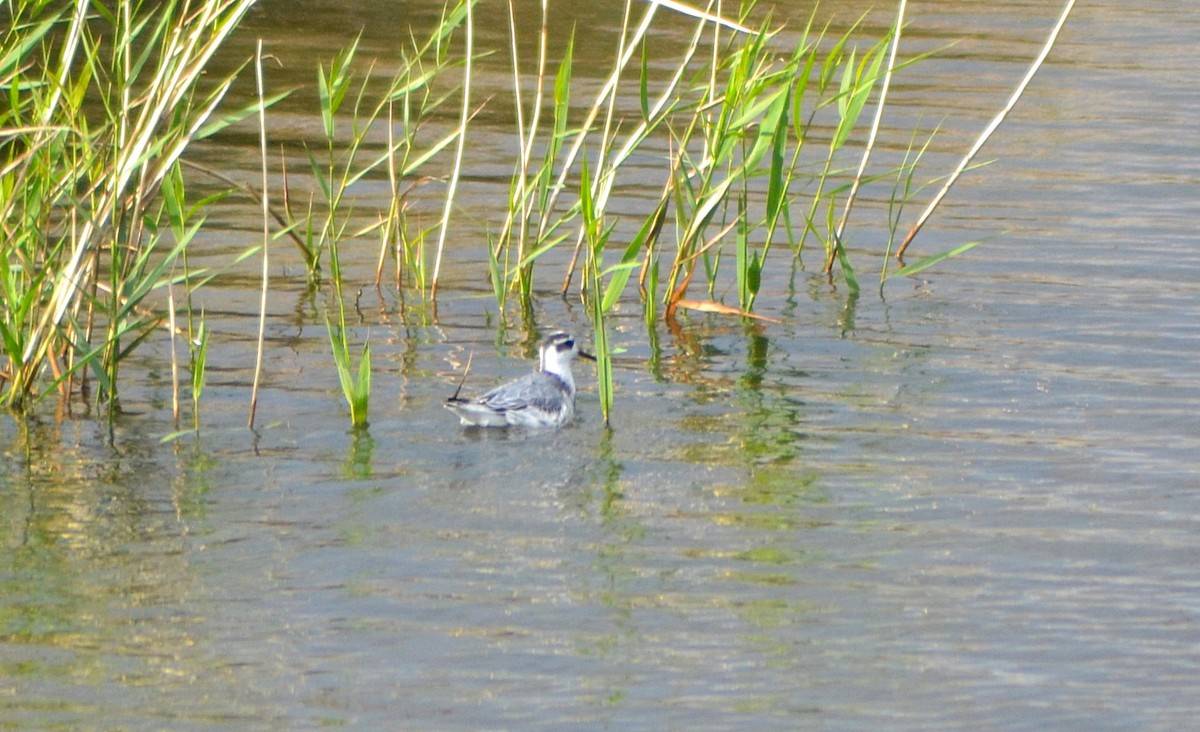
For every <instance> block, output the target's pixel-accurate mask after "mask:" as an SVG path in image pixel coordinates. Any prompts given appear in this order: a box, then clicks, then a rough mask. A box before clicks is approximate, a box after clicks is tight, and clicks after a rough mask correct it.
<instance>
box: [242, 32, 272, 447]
mask: <svg viewBox="0 0 1200 732" xmlns="http://www.w3.org/2000/svg"><path fill="white" fill-rule="evenodd" d="M262 45H263V42H262V39H261V38H259V39H258V44H257V45H256V46H255V50H254V84H255V92H256V93H257V94H258V147H259V150H258V151H259V155H260V159H261V161H262V214H263V230H262V234H263V242H262V248H263V256H262V294H261V296H260V299H259V303H258V345H257V351H256V353H255V357H254V383H253V385H252V386H251V387H250V416H249V418H248V419H247V420H246V427H247V428H249V429H254V415H255V414H256V413H257V412H258V385H259V381H260V380H261V378H262V363H263V340H264V338H263V336H264V335H265V333H266V329H267V284H268V281H269V275H270V245H271V205H270V194H269V192H268V189H267V105H266V101H265V97H264V95H263V71H262Z"/></svg>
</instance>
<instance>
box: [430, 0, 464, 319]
mask: <svg viewBox="0 0 1200 732" xmlns="http://www.w3.org/2000/svg"><path fill="white" fill-rule="evenodd" d="M465 3H466V11H467V38H466V54H465V56H466V61H465V62H464V66H463V98H462V116H461V117H460V119H459V125H458V146H457V150H456V151H455V153H454V169H453V170H452V171H451V172H450V184H449V186H448V187H447V189H446V205H445V207H444V208H443V209H442V226H441V229H440V230H439V231H438V242H437V252H436V253H435V254H434V260H433V277H432V280H431V282H430V286H429V299H430V300H434V301H436V300H437V290H438V277H439V276H440V275H441V271H442V252H443V251H444V249H445V246H446V230H447V229H449V228H450V211H451V209H452V208H453V207H454V192H455V191H456V190H457V189H458V177H459V175H460V174H461V173H462V161H463V152H464V150H465V147H466V142H467V123H468V122H470V120H471V116H472V115H471V67H472V61H473V54H474V46H475V14H474V13H473V12H472V10H471V8H472V7H473V3H474V0H465Z"/></svg>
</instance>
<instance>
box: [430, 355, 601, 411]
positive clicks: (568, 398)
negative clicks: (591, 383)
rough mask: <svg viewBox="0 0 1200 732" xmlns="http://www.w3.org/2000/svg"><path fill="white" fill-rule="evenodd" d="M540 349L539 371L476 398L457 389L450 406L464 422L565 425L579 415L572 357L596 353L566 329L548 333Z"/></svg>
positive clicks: (592, 358) (448, 402) (447, 403)
mask: <svg viewBox="0 0 1200 732" xmlns="http://www.w3.org/2000/svg"><path fill="white" fill-rule="evenodd" d="M538 350H539V358H538V369H537V371H534V372H533V373H532V374H529V375H527V376H523V377H521V378H519V379H517V380H516V381H510V382H508V383H507V384H503V385H501V386H498V387H496V388H495V389H492V390H491V391H489V392H488V393H486V394H484V395H483V396H481V397H478V398H476V399H462V398H460V397H459V396H458V392H457V391H456V392H454V396H452V397H450V398H449V399H447V400H446V409H449V410H450V411H451V412H454V413H455V414H457V415H458V418H459V420H460V421H461V423H462V424H465V425H473V426H476V427H562V426H563V425H564V424H566V423H567V422H570V421H571V417H573V416H574V415H575V377H574V376H573V375H572V374H571V361H572V359H574V358H575V357H576V356H581V357H583V358H586V359H590V360H592V361H595V360H596V357H595V356H593V355H592V354H590V353H585V352H584V351H581V350H580V349H579V345H578V344H577V343H576V342H575V339H574V338H572V337H571V334H570V333H566V332H563V331H556V332H554V333H551V334H550V335H548V336H546V339H545V340H543V341H542V344H541V346H540V347H539V349H538ZM459 388H460V389H461V388H462V385H461V384H459Z"/></svg>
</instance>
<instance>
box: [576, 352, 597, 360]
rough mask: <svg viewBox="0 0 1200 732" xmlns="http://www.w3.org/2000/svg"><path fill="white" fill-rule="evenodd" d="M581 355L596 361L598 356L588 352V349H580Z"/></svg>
mask: <svg viewBox="0 0 1200 732" xmlns="http://www.w3.org/2000/svg"><path fill="white" fill-rule="evenodd" d="M579 357H580V358H586V359H587V360H589V361H595V360H596V357H595V356H593V355H592V354H590V353H588V352H587V351H580V352H579Z"/></svg>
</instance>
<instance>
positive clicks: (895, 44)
mask: <svg viewBox="0 0 1200 732" xmlns="http://www.w3.org/2000/svg"><path fill="white" fill-rule="evenodd" d="M905 5H906V0H900V8H899V10H897V11H896V29H895V31H894V32H893V35H892V50H891V55H890V56H889V57H888V64H887V72H886V73H885V74H884V75H883V87H882V88H881V89H880V90H879V102H878V105H877V106H876V108H875V120H874V121H873V122H872V123H871V133H870V134H869V135H867V145H866V147H865V148H864V149H863V155H862V160H861V161H859V164H858V172H857V173H855V174H854V183H853V184H852V185H851V186H850V193H849V195H847V196H846V207H845V208H844V209H842V219H841V221H839V222H838V226H837V230H836V231H835V232H834V234H833V246H831V247H830V248H829V254H828V256H827V257H826V258H825V274H829V273H830V272H832V271H833V260H834V259H836V255H837V250H838V248H839V247H841V246H842V232H843V231H845V230H846V222H847V221H849V219H850V208H851V207H852V206H853V205H854V199H855V197H856V196H857V195H858V188H859V186H860V185H861V184H862V177H863V173H864V172H866V169H867V161H868V160H870V159H871V152H872V151H873V150H874V149H875V138H876V137H877V136H878V135H879V123H880V121H882V119H883V109H884V106H885V103H886V102H887V93H888V89H890V88H891V85H892V71H893V70H894V69H895V68H896V51H897V49H899V48H900V30H901V29H902V28H903V27H904V8H905Z"/></svg>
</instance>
